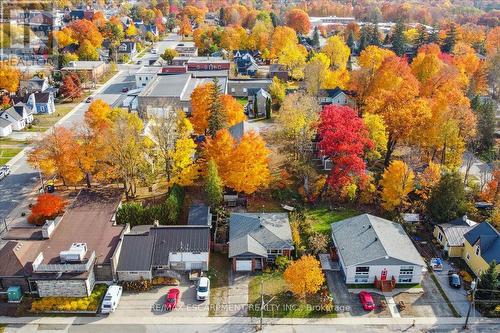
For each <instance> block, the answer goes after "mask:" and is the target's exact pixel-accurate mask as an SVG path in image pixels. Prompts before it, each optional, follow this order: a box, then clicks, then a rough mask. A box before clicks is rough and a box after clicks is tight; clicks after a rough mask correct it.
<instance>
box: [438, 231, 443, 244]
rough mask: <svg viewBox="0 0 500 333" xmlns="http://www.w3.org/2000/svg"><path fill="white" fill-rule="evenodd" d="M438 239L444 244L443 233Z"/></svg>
mask: <svg viewBox="0 0 500 333" xmlns="http://www.w3.org/2000/svg"><path fill="white" fill-rule="evenodd" d="M438 239H439V241H440V242H442V241H443V234H442V233H439V234H438Z"/></svg>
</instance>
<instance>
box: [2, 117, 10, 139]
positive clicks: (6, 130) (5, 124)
mask: <svg viewBox="0 0 500 333" xmlns="http://www.w3.org/2000/svg"><path fill="white" fill-rule="evenodd" d="M11 133H12V124H11V123H10V121H8V120H5V119H3V118H1V117H0V138H3V137H7V136H9V135H10V134H11Z"/></svg>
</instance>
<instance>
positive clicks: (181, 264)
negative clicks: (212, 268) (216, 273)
mask: <svg viewBox="0 0 500 333" xmlns="http://www.w3.org/2000/svg"><path fill="white" fill-rule="evenodd" d="M169 263H170V268H171V269H175V270H185V271H188V270H191V269H200V267H198V266H199V265H200V264H201V269H202V270H204V271H206V270H208V252H201V253H191V252H183V253H170V255H169Z"/></svg>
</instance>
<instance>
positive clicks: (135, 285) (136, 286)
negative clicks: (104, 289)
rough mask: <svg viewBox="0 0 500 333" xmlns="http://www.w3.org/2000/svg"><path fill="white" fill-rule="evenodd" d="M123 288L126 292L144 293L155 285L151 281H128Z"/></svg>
mask: <svg viewBox="0 0 500 333" xmlns="http://www.w3.org/2000/svg"><path fill="white" fill-rule="evenodd" d="M122 286H123V289H124V290H126V291H132V292H143V291H148V290H150V289H151V288H152V287H153V284H152V283H151V281H149V280H144V279H140V280H138V281H126V282H124V283H123V285H122Z"/></svg>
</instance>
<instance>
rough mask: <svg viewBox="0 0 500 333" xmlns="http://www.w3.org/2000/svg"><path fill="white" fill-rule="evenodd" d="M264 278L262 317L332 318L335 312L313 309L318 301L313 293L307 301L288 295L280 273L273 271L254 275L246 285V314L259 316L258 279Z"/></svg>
mask: <svg viewBox="0 0 500 333" xmlns="http://www.w3.org/2000/svg"><path fill="white" fill-rule="evenodd" d="M262 279H263V280H264V284H263V294H264V303H266V304H267V306H266V307H265V309H264V317H273V318H334V317H336V313H334V312H332V313H325V312H320V311H318V310H315V306H318V304H319V302H318V300H317V296H316V295H313V296H312V297H310V299H308V300H307V301H301V300H299V299H297V298H295V297H294V296H291V295H289V293H288V287H287V283H286V281H285V280H284V278H283V275H282V273H280V272H274V273H267V274H263V275H259V276H256V277H255V278H253V279H252V280H251V281H250V283H249V285H248V314H249V315H250V316H251V317H259V316H260V304H261V299H260V281H261V280H262Z"/></svg>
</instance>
